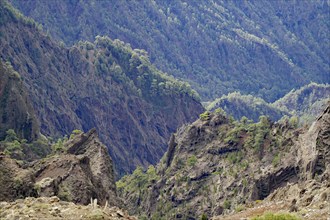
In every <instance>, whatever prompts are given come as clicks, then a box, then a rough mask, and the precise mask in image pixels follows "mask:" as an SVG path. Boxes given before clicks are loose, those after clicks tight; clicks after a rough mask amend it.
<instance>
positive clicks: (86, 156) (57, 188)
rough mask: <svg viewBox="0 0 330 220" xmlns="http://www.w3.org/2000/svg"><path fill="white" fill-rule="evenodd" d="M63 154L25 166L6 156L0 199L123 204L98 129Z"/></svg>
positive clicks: (68, 145) (75, 139)
mask: <svg viewBox="0 0 330 220" xmlns="http://www.w3.org/2000/svg"><path fill="white" fill-rule="evenodd" d="M63 151H66V152H63V153H60V154H55V155H51V156H48V157H47V158H43V159H41V160H37V161H34V162H32V163H29V164H25V165H24V166H23V165H20V164H19V163H17V162H16V161H15V160H13V159H11V158H8V157H6V156H4V155H3V156H2V157H1V158H0V163H1V167H0V172H1V178H0V186H1V187H0V200H6V201H13V200H15V199H18V198H24V197H27V196H33V197H39V196H46V197H51V196H58V197H59V198H60V199H61V200H65V201H71V202H74V203H79V204H84V205H87V204H89V203H90V200H91V199H97V203H98V204H100V205H105V204H109V205H110V206H114V205H117V206H118V205H120V203H119V200H118V199H117V195H116V185H115V178H114V170H113V164H112V160H111V158H110V157H109V154H108V151H107V148H106V147H105V145H103V144H102V143H101V142H100V140H99V139H98V136H97V134H96V130H95V129H92V130H90V131H89V132H87V133H82V134H79V135H76V136H75V137H73V138H72V139H70V140H69V141H67V142H66V143H65V145H64V150H63Z"/></svg>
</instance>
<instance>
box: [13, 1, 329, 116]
mask: <svg viewBox="0 0 330 220" xmlns="http://www.w3.org/2000/svg"><path fill="white" fill-rule="evenodd" d="M31 1H32V2H33V3H31ZM11 2H12V3H13V4H14V5H15V6H16V7H17V8H18V9H20V10H21V11H22V12H23V13H24V14H26V15H28V16H31V17H33V18H35V19H36V20H37V21H38V22H40V23H42V24H44V25H45V27H46V28H47V30H48V31H49V33H50V34H51V35H52V36H54V37H55V38H57V40H63V41H64V42H65V43H66V44H68V45H72V44H74V43H76V42H78V41H79V40H89V41H92V40H93V39H92V38H93V37H94V36H96V35H97V34H102V35H108V36H111V37H113V38H118V39H125V41H126V42H129V43H131V45H132V47H133V48H143V49H145V50H146V51H148V53H149V54H150V60H151V61H152V62H153V63H155V64H156V66H157V67H158V68H160V69H161V70H163V71H165V72H168V73H172V74H173V75H174V76H176V77H178V78H181V79H185V80H187V81H189V83H190V84H191V85H192V86H193V88H194V89H196V90H197V91H198V92H199V94H201V96H202V97H203V99H204V100H212V99H215V98H217V97H219V95H220V94H227V93H230V92H233V91H241V92H242V93H244V94H258V95H259V96H261V97H263V98H265V99H267V101H274V100H276V99H278V98H279V97H281V96H282V95H284V94H285V93H286V92H288V91H290V90H291V89H292V88H293V87H295V88H297V87H299V86H302V85H304V84H306V83H309V82H310V81H317V82H328V81H329V78H328V73H329V65H328V54H327V53H326V51H329V45H328V41H327V38H326V37H324V36H327V30H328V29H327V28H326V27H328V10H327V8H326V6H323V5H322V1H297V2H296V1H290V2H288V1H271V2H268V1H252V2H247V3H245V4H235V3H233V2H227V1H224V2H214V1H211V0H207V1H192V2H186V1H181V0H175V1H168V0H167V1H160V2H157V1H143V2H140V1H137V2H130V3H128V2H126V1H117V2H111V1H93V4H89V3H88V2H85V1H78V2H77V1H64V2H63V1H55V2H54V1H50V2H48V1H47V2H45V1H34V0H26V1H21V0H11ZM54 8H61V9H62V10H61V11H60V14H58V13H59V12H58V11H57V10H54ZM72 8H80V9H81V10H80V13H79V18H84V19H79V18H78V17H77V16H78V15H76V16H75V14H74V13H67V12H69V11H71V10H72ZM279 8H280V9H281V11H280V12H279V11H278V9H279ZM296 8H299V9H300V10H295V9H296ZM110 15H111V16H110ZM306 17H309V18H310V19H305V18H306ZM237 18H241V19H237ZM294 21H300V22H294ZM256 24H258V25H256ZM270 30H271V31H270ZM169 41H171V44H169V43H168V42H169ZM187 42H190V43H187ZM292 48H295V49H294V50H292ZM306 48H308V49H306ZM292 73H294V74H292ZM264 114H266V113H264ZM251 118H252V117H251ZM256 120H258V117H256Z"/></svg>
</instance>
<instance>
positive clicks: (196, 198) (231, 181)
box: [119, 106, 330, 219]
mask: <svg viewBox="0 0 330 220" xmlns="http://www.w3.org/2000/svg"><path fill="white" fill-rule="evenodd" d="M329 109H330V106H328V107H327V109H326V110H325V111H324V112H323V114H322V115H321V116H320V117H319V118H318V119H317V120H316V121H315V122H314V123H313V125H312V126H311V127H310V128H309V129H307V128H297V129H296V128H295V126H294V125H292V124H290V123H289V121H287V122H278V123H272V122H270V121H269V120H267V119H266V118H261V120H260V121H259V122H258V123H256V124H254V123H247V122H246V121H242V122H237V121H231V120H228V119H227V118H226V117H224V116H223V115H221V114H220V113H219V114H211V113H210V114H208V115H204V116H205V117H202V118H201V119H200V120H197V121H196V122H194V123H192V124H191V125H187V126H184V127H182V128H180V129H179V130H178V132H177V133H176V134H175V136H174V135H173V136H172V138H171V141H170V142H169V150H168V152H167V154H166V155H165V156H164V158H163V159H162V160H161V162H160V163H159V164H158V165H157V175H158V178H157V181H156V182H154V183H153V182H148V183H147V184H145V182H141V181H142V180H143V178H142V177H141V176H138V175H136V174H134V173H133V175H132V176H128V177H126V178H125V179H123V180H121V181H120V182H119V185H120V186H121V188H120V189H119V195H120V196H121V197H122V198H124V200H125V202H126V204H127V206H128V207H130V211H131V212H132V213H135V214H141V215H147V216H148V217H160V216H162V217H165V218H166V219H177V218H182V219H198V218H200V217H201V216H207V217H212V216H217V215H221V214H222V215H224V216H226V215H228V214H230V213H231V214H232V213H233V212H234V210H242V209H249V208H251V207H253V206H254V205H255V204H258V203H259V205H261V204H260V203H262V207H268V206H272V204H273V205H274V207H275V208H274V210H277V211H278V210H280V209H283V210H287V211H290V210H291V211H295V212H298V215H300V216H306V217H307V216H317V215H318V214H319V215H320V219H324V218H323V217H324V216H325V215H327V210H326V207H329V203H328V198H329V196H330V194H329V192H330V191H329V190H330V180H329V166H330V161H329V149H330V145H329V143H330V142H329V134H330V123H329V122H330V120H329V118H330V110H329ZM206 116H207V117H206ZM146 176H147V178H149V176H150V174H148V172H147V173H146ZM141 179H142V180H141ZM125 181H127V182H125ZM134 183H136V184H137V185H136V186H139V184H140V186H143V187H140V188H139V187H136V186H135V185H134ZM141 183H142V184H141ZM125 184H127V185H125ZM143 184H144V185H143ZM126 186H127V187H126ZM133 186H134V187H135V188H134V187H133ZM132 189H134V190H132ZM137 191H138V192H139V193H137ZM255 201H258V203H257V202H255ZM262 201H264V202H262ZM280 201H282V202H283V204H282V205H278V204H277V202H280ZM268 203H269V204H268ZM136 207H139V209H138V210H137V209H135V208H136ZM141 207H142V208H141ZM161 207H162V208H161ZM276 207H277V208H276ZM280 207H281V208H280ZM145 210H147V211H145ZM262 210H263V211H262V213H263V212H265V211H266V210H267V208H264V209H262ZM259 211H261V210H259ZM259 211H258V212H259ZM252 213H253V212H252ZM262 213H260V214H262ZM313 213H314V214H315V215H314V214H313ZM246 216H249V215H247V213H246ZM242 217H244V216H242ZM249 217H251V215H250V216H249ZM219 219H221V217H219ZM227 219H230V216H228V218H227Z"/></svg>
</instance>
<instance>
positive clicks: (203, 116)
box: [199, 111, 210, 121]
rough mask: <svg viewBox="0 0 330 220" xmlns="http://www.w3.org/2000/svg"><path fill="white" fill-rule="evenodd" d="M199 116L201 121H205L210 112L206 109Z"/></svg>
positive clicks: (208, 117)
mask: <svg viewBox="0 0 330 220" xmlns="http://www.w3.org/2000/svg"><path fill="white" fill-rule="evenodd" d="M199 118H200V119H201V120H202V121H207V120H209V119H210V112H208V111H206V112H204V113H202V114H200V115H199Z"/></svg>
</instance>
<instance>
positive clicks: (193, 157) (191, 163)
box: [187, 155, 197, 166]
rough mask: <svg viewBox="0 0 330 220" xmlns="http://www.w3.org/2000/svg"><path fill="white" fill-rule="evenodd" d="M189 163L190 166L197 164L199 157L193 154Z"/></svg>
mask: <svg viewBox="0 0 330 220" xmlns="http://www.w3.org/2000/svg"><path fill="white" fill-rule="evenodd" d="M187 163H188V165H189V166H195V164H196V163H197V158H196V156H195V155H193V156H191V157H189V158H188V160H187Z"/></svg>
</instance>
